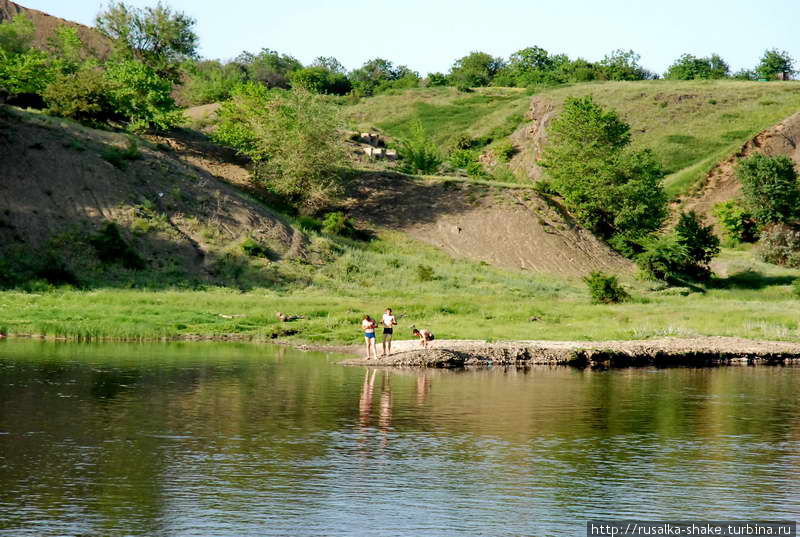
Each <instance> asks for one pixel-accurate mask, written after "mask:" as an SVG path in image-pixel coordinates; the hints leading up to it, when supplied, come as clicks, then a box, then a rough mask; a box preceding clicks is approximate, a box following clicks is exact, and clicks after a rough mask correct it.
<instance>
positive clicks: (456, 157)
mask: <svg viewBox="0 0 800 537" xmlns="http://www.w3.org/2000/svg"><path fill="white" fill-rule="evenodd" d="M448 161H449V162H450V165H451V166H453V167H454V168H458V169H460V170H466V169H467V168H468V167H469V165H470V164H473V163H475V162H477V161H478V154H477V153H476V152H475V151H470V150H469V149H456V150H455V151H453V152H452V153H450V158H449V159H448Z"/></svg>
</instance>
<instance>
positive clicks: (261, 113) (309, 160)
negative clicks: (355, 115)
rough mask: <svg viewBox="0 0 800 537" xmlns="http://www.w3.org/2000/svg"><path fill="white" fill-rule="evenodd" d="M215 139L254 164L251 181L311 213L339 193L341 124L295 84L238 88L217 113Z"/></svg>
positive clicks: (330, 110) (342, 159)
mask: <svg viewBox="0 0 800 537" xmlns="http://www.w3.org/2000/svg"><path fill="white" fill-rule="evenodd" d="M218 115H219V126H218V128H217V130H216V131H215V133H214V138H215V140H217V141H218V142H220V143H223V144H226V145H229V146H231V147H233V148H235V149H237V150H238V151H239V152H240V153H242V154H244V155H247V156H248V157H250V158H251V159H252V160H253V161H254V163H255V167H254V173H253V180H254V182H255V183H257V184H260V185H262V186H264V187H266V188H267V189H269V190H271V191H273V192H276V193H278V194H280V195H281V196H285V197H286V198H288V199H290V200H292V201H293V202H295V203H296V204H297V205H299V206H300V207H301V208H303V209H305V210H308V211H316V210H319V209H320V208H321V207H323V206H325V205H326V204H328V203H330V201H331V199H332V198H333V197H335V196H336V195H337V194H338V193H339V192H340V191H341V185H342V168H343V166H344V163H345V150H344V143H343V141H342V137H341V134H340V130H339V129H340V128H341V127H342V122H341V120H340V118H339V114H338V110H337V109H336V107H335V106H334V105H333V104H331V103H329V102H328V100H326V99H324V98H323V97H321V96H320V95H317V94H314V93H311V92H309V91H307V90H304V89H300V88H294V89H292V90H290V91H284V90H277V89H274V90H268V89H267V88H265V87H264V86H263V85H261V84H256V83H249V84H244V85H242V86H240V87H239V88H237V90H236V91H235V92H234V94H233V97H232V99H231V100H230V101H228V102H226V103H224V104H223V105H222V107H221V108H220V110H219V112H218Z"/></svg>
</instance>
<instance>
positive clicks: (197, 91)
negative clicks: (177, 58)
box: [179, 60, 247, 105]
mask: <svg viewBox="0 0 800 537" xmlns="http://www.w3.org/2000/svg"><path fill="white" fill-rule="evenodd" d="M181 69H182V71H183V73H184V82H183V85H182V87H181V88H180V90H179V92H180V100H181V101H182V104H188V105H198V104H207V103H213V102H219V101H224V100H227V99H229V98H230V96H231V92H232V91H233V89H234V88H235V87H236V86H238V85H239V84H242V83H244V82H246V80H247V70H246V69H245V67H244V66H243V65H242V64H240V63H236V62H228V63H224V64H223V63H221V62H220V61H218V60H205V61H201V62H195V61H188V62H184V64H183V66H182V68H181Z"/></svg>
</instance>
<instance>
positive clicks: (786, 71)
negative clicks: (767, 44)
mask: <svg viewBox="0 0 800 537" xmlns="http://www.w3.org/2000/svg"><path fill="white" fill-rule="evenodd" d="M756 72H757V73H758V76H759V77H761V78H766V79H770V80H774V79H776V78H779V77H783V76H787V77H791V76H792V75H793V74H794V59H793V58H792V57H791V56H789V53H788V52H786V51H785V50H784V51H780V50H778V49H771V50H766V51H764V55H763V56H761V61H760V62H759V64H758V67H756Z"/></svg>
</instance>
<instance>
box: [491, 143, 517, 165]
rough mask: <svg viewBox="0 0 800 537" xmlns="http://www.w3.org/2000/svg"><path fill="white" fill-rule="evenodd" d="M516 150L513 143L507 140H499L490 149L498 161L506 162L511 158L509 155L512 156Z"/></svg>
mask: <svg viewBox="0 0 800 537" xmlns="http://www.w3.org/2000/svg"><path fill="white" fill-rule="evenodd" d="M516 152H517V150H516V148H515V147H514V144H512V143H511V142H509V141H503V142H500V143H499V144H497V145H496V146H495V147H494V149H493V150H492V153H494V156H495V158H496V159H497V160H499V161H500V162H508V161H509V160H511V157H513V156H514V154H515V153H516Z"/></svg>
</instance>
